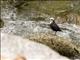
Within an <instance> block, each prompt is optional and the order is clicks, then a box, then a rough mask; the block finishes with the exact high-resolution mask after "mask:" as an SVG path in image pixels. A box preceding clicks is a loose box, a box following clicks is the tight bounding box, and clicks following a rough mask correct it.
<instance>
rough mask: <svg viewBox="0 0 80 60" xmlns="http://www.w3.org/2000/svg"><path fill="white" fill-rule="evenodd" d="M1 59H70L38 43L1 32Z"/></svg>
mask: <svg viewBox="0 0 80 60" xmlns="http://www.w3.org/2000/svg"><path fill="white" fill-rule="evenodd" d="M1 59H2V60H14V59H15V60H53V59H54V60H70V59H68V58H66V57H64V56H61V55H60V54H58V53H57V52H55V51H53V50H52V49H50V48H49V47H48V46H45V45H43V44H40V43H36V42H33V41H30V40H28V39H23V38H21V37H19V36H14V35H9V34H5V33H1Z"/></svg>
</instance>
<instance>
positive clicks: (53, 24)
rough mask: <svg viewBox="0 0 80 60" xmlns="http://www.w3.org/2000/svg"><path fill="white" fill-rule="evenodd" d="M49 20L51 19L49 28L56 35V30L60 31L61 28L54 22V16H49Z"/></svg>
mask: <svg viewBox="0 0 80 60" xmlns="http://www.w3.org/2000/svg"><path fill="white" fill-rule="evenodd" d="M50 20H53V21H52V22H51V23H50V28H51V29H52V30H53V31H55V35H56V32H57V31H62V30H61V28H60V27H59V26H58V25H57V24H56V23H55V20H54V18H50Z"/></svg>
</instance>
